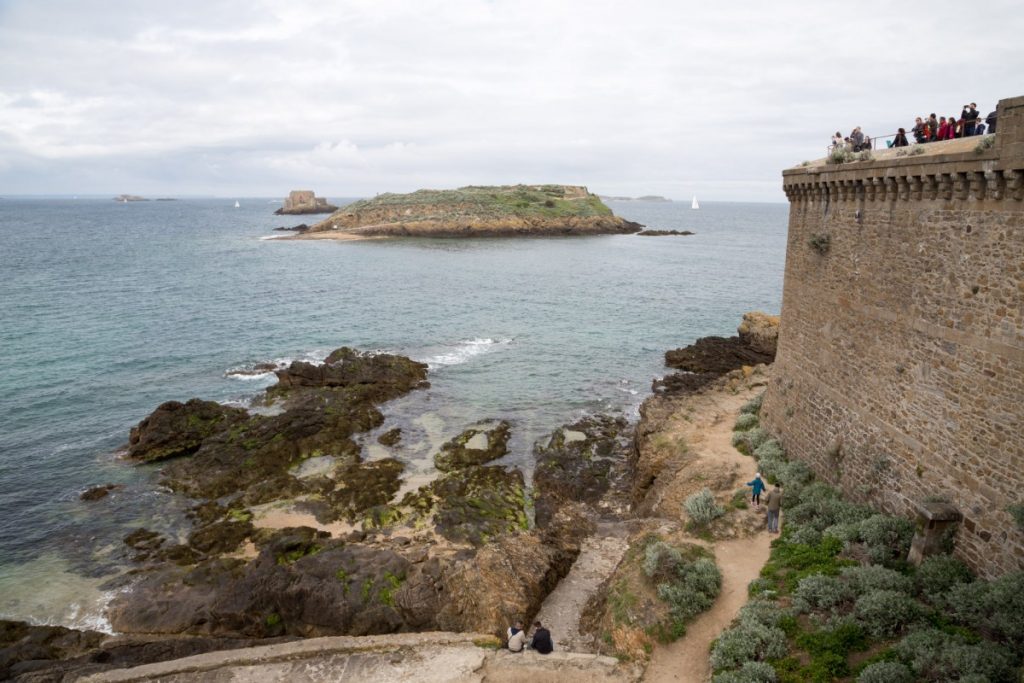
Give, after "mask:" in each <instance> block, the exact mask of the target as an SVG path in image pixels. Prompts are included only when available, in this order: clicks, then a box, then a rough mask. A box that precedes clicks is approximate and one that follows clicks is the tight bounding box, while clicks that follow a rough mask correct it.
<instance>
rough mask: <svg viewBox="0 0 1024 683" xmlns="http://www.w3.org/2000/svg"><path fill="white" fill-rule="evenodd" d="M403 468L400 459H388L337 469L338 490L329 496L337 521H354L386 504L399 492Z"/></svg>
mask: <svg viewBox="0 0 1024 683" xmlns="http://www.w3.org/2000/svg"><path fill="white" fill-rule="evenodd" d="M404 469H405V465H403V464H402V463H401V462H399V461H398V460H395V459H393V458H385V459H383V460H375V461H373V462H367V463H359V464H352V465H349V466H347V467H345V468H341V469H339V470H337V471H336V474H335V479H336V481H337V488H336V489H334V491H332V492H330V493H329V494H327V500H328V502H329V503H330V505H331V507H332V508H333V510H334V511H335V515H336V517H335V518H336V519H346V520H348V521H350V522H352V521H355V520H356V519H358V518H359V517H360V516H361V515H362V514H363V513H365V512H366V511H367V510H369V509H370V508H374V507H377V506H381V505H386V504H387V503H388V501H390V500H391V498H392V496H394V495H395V493H397V492H398V489H399V487H400V486H401V482H400V480H399V477H400V475H401V474H402V470H404Z"/></svg>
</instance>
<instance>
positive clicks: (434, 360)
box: [417, 337, 512, 368]
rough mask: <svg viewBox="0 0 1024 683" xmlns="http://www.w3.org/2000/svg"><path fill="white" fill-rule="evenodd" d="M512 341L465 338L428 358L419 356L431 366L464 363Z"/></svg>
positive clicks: (497, 349) (420, 359) (499, 348)
mask: <svg viewBox="0 0 1024 683" xmlns="http://www.w3.org/2000/svg"><path fill="white" fill-rule="evenodd" d="M511 343H512V340H511V339H491V338H489V337H487V338H483V339H481V338H477V339H465V340H463V341H460V342H458V343H457V344H456V345H455V346H454V348H450V349H448V350H446V351H443V352H441V353H438V354H435V355H433V356H428V357H426V358H418V359H417V360H419V361H420V362H422V363H426V364H427V365H428V366H429V367H431V368H437V367H443V366H446V365H462V364H463V363H465V362H466V361H468V360H470V359H471V358H474V357H476V356H482V355H484V354H487V353H493V352H494V351H500V350H501V349H502V348H503V347H506V346H508V345H509V344H511Z"/></svg>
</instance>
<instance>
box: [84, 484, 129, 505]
mask: <svg viewBox="0 0 1024 683" xmlns="http://www.w3.org/2000/svg"><path fill="white" fill-rule="evenodd" d="M123 488H124V485H123V484H103V485H101V486H93V487H92V488H89V489H86V490H85V491H83V492H82V494H81V495H80V496H78V498H79V499H80V500H84V501H90V502H91V501H94V500H99V499H100V498H106V497H107V495H109V494H110V492H111V491H116V490H117V489H123Z"/></svg>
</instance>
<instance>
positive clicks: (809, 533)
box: [789, 526, 821, 545]
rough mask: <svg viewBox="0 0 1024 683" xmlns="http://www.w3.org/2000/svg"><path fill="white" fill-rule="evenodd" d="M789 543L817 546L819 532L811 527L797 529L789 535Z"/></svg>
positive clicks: (819, 538) (819, 536)
mask: <svg viewBox="0 0 1024 683" xmlns="http://www.w3.org/2000/svg"><path fill="white" fill-rule="evenodd" d="M789 541H790V542H791V543H799V544H801V545H818V544H819V543H821V532H820V531H818V530H817V529H815V528H814V527H812V526H801V527H797V528H796V529H795V530H794V531H793V532H792V533H791V534H790V536H789Z"/></svg>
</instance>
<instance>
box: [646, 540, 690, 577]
mask: <svg viewBox="0 0 1024 683" xmlns="http://www.w3.org/2000/svg"><path fill="white" fill-rule="evenodd" d="M682 564H683V556H682V554H681V553H680V552H679V550H678V549H676V548H673V547H672V546H670V545H669V544H668V543H665V541H657V540H655V541H651V542H650V543H648V544H647V547H646V548H645V549H644V565H643V566H644V574H647V576H648V577H650V578H652V579H655V580H664V579H668V578H674V577H675V576H676V573H677V572H678V571H679V568H680V567H681V566H682Z"/></svg>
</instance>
